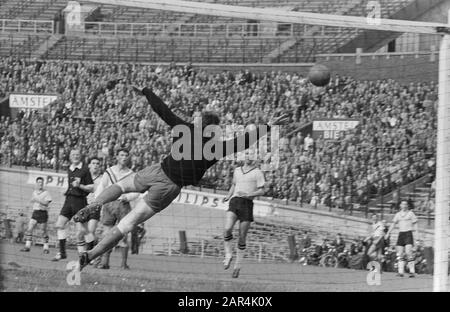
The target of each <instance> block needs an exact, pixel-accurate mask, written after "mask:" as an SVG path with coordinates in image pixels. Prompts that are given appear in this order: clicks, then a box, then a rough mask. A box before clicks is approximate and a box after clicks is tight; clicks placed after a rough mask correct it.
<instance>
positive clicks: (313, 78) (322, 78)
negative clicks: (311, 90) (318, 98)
mask: <svg viewBox="0 0 450 312" xmlns="http://www.w3.org/2000/svg"><path fill="white" fill-rule="evenodd" d="M308 79H309V81H310V82H311V83H312V84H313V85H315V86H317V87H323V86H326V85H327V84H329V83H330V79H331V73H330V70H329V69H328V67H326V66H325V65H322V64H316V65H314V66H313V67H311V69H310V70H309V73H308Z"/></svg>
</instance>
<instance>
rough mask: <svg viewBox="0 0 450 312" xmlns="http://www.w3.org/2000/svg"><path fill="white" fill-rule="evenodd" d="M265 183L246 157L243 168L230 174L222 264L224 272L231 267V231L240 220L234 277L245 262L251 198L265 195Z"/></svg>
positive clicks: (251, 216)
mask: <svg viewBox="0 0 450 312" xmlns="http://www.w3.org/2000/svg"><path fill="white" fill-rule="evenodd" d="M265 182H266V181H265V179H264V174H263V172H262V171H261V170H260V169H259V168H258V167H256V165H255V163H254V162H253V161H252V160H251V159H250V157H249V154H248V153H246V157H245V160H244V165H243V166H242V167H237V168H236V169H235V170H234V173H233V182H232V185H231V188H230V191H229V192H228V195H227V197H226V198H225V201H228V200H230V199H231V200H230V203H229V208H228V211H227V213H226V221H225V230H224V245H225V260H224V261H223V264H224V268H225V270H226V269H228V268H229V267H230V264H231V261H232V259H233V251H232V246H231V241H232V239H233V234H232V233H233V227H234V225H235V224H236V221H238V220H239V240H238V249H237V251H236V262H235V264H234V270H233V275H232V276H233V277H234V278H237V277H238V276H239V272H240V269H241V262H242V260H243V258H244V252H245V248H246V240H247V232H248V230H249V228H250V224H251V222H253V198H255V197H256V196H261V195H264V193H265V192H266V190H265Z"/></svg>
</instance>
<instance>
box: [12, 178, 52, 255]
mask: <svg viewBox="0 0 450 312" xmlns="http://www.w3.org/2000/svg"><path fill="white" fill-rule="evenodd" d="M51 201H52V197H51V196H50V193H49V192H47V191H46V190H44V178H42V177H38V178H36V189H35V190H34V191H33V195H32V196H31V200H30V204H31V205H32V208H33V214H32V215H31V219H30V222H29V223H28V229H27V231H26V232H25V247H24V248H22V249H21V250H20V251H30V248H31V241H32V238H33V230H34V228H35V227H36V225H37V224H42V230H43V235H44V248H43V249H44V253H46V254H48V253H49V250H48V239H49V238H48V233H47V222H48V207H49V205H50V203H51Z"/></svg>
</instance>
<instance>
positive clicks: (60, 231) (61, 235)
mask: <svg viewBox="0 0 450 312" xmlns="http://www.w3.org/2000/svg"><path fill="white" fill-rule="evenodd" d="M68 221H69V219H67V218H66V217H64V216H62V215H59V216H58V219H57V220H56V224H55V228H56V235H57V237H58V242H59V252H58V253H57V254H56V256H55V257H54V258H53V259H52V261H59V260H61V259H66V258H67V255H66V238H67V233H66V230H65V226H66V224H67V222H68Z"/></svg>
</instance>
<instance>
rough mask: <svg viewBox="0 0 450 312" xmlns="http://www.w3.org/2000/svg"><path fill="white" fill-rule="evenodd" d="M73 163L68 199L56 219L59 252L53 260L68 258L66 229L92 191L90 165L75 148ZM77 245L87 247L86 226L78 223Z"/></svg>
mask: <svg viewBox="0 0 450 312" xmlns="http://www.w3.org/2000/svg"><path fill="white" fill-rule="evenodd" d="M70 161H71V165H70V167H69V169H68V172H67V176H68V188H67V190H66V192H65V193H64V195H65V196H66V200H65V201H64V205H63V207H62V209H61V212H60V214H59V216H58V220H57V221H56V225H55V227H56V234H57V236H58V241H59V252H58V253H57V254H56V256H55V257H54V258H53V259H52V261H59V260H61V259H65V258H66V235H67V234H66V231H65V226H66V224H67V222H69V220H70V219H72V217H73V216H74V215H75V214H76V213H77V212H78V211H80V209H82V208H83V207H84V206H86V204H87V199H86V197H87V195H88V194H89V193H90V192H92V189H93V181H92V177H91V173H90V172H89V169H88V167H87V166H86V165H85V164H83V162H82V161H81V154H80V151H79V150H77V149H74V150H72V151H71V152H70ZM76 228H77V239H78V242H77V245H78V251H79V252H82V251H84V248H85V244H86V243H85V238H84V233H85V230H84V227H83V225H82V224H79V223H77V224H76Z"/></svg>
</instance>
